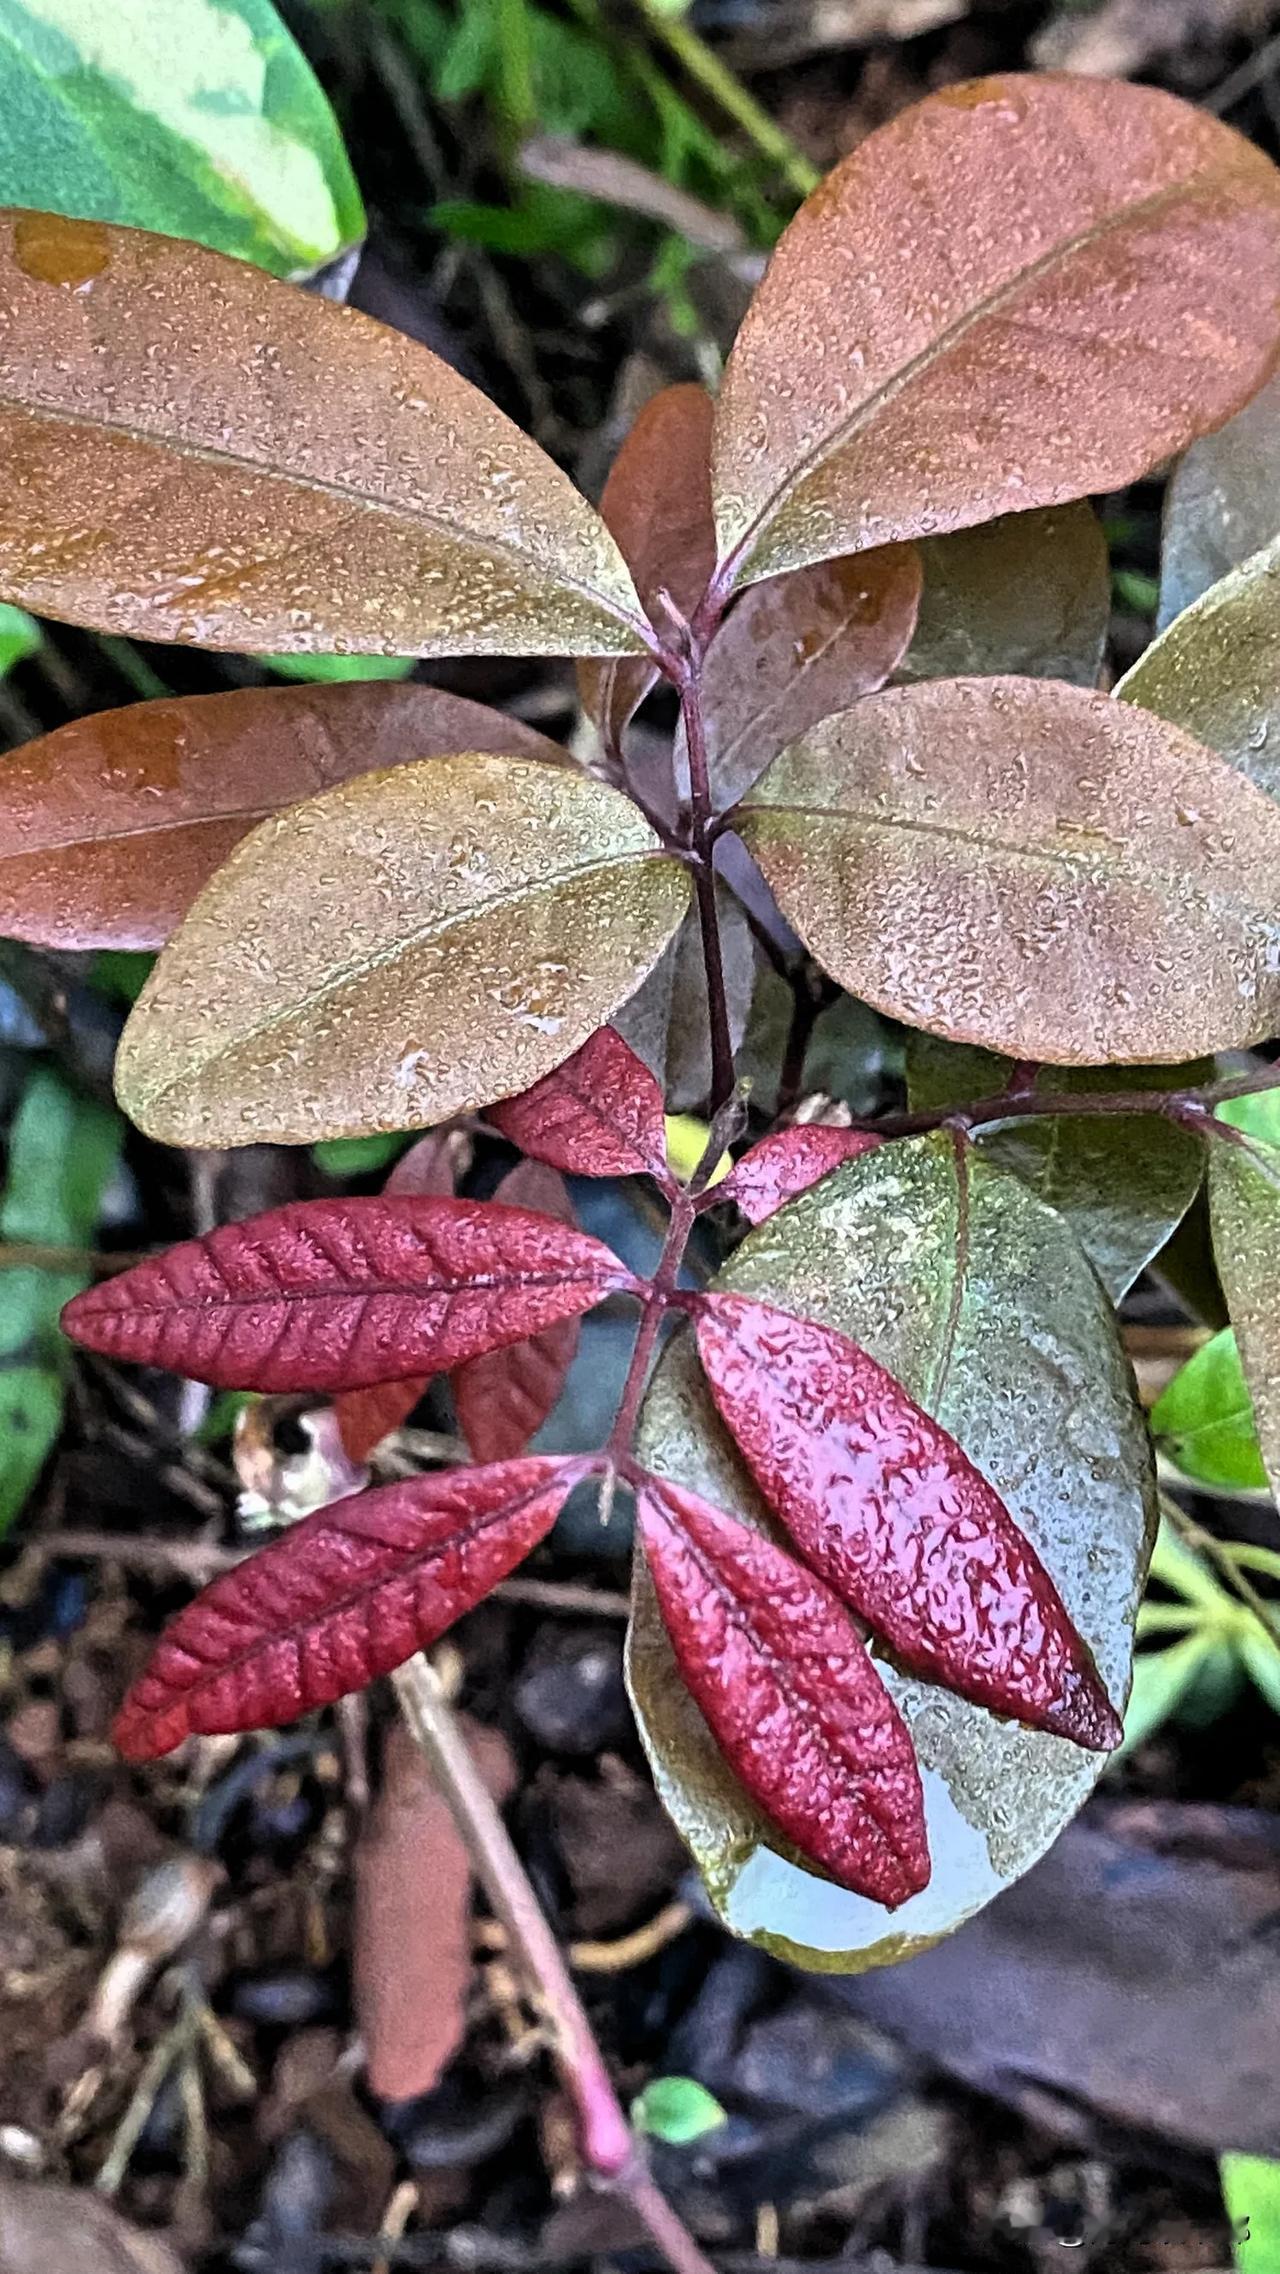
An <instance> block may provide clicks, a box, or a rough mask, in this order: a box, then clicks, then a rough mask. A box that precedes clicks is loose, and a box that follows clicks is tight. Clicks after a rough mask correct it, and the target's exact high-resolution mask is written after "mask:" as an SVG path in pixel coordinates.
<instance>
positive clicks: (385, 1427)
mask: <svg viewBox="0 0 1280 2274" xmlns="http://www.w3.org/2000/svg"><path fill="white" fill-rule="evenodd" d="M459 1135H460V1132H459V1131H457V1130H450V1129H429V1130H428V1131H427V1134H426V1136H425V1137H420V1138H419V1139H418V1142H417V1144H416V1145H411V1146H410V1147H409V1150H408V1152H407V1153H402V1154H401V1155H400V1158H399V1160H398V1161H397V1162H396V1164H395V1166H394V1168H393V1169H392V1171H391V1174H390V1176H389V1177H388V1178H387V1181H386V1183H385V1184H384V1185H383V1187H382V1190H383V1193H384V1195H386V1194H388V1193H390V1194H395V1193H420V1194H421V1195H422V1196H423V1197H424V1198H428V1199H435V1200H443V1199H447V1198H448V1197H449V1195H450V1194H451V1193H452V1191H453V1188H454V1177H455V1168H454V1161H455V1150H454V1149H455V1147H456V1146H457V1144H458V1141H459ZM462 1142H463V1143H464V1144H466V1143H467V1142H468V1141H467V1139H466V1138H465V1137H463V1139H462ZM430 1380H431V1376H430V1374H410V1375H409V1376H408V1377H407V1378H406V1379H405V1380H403V1381H398V1382H374V1383H371V1384H370V1386H369V1387H368V1388H367V1389H364V1390H344V1391H343V1392H342V1394H341V1396H340V1397H338V1398H336V1399H335V1400H334V1408H333V1410H334V1414H335V1417H336V1419H337V1423H338V1428H339V1430H340V1432H341V1435H342V1442H343V1445H344V1446H345V1448H346V1450H347V1452H348V1454H349V1455H350V1457H351V1459H352V1460H353V1461H365V1460H367V1459H368V1457H369V1455H370V1453H371V1452H372V1451H373V1449H374V1446H375V1445H380V1444H381V1443H382V1440H383V1438H384V1437H389V1436H390V1435H391V1433H392V1431H393V1430H394V1429H399V1427H400V1425H401V1423H402V1422H405V1421H407V1420H408V1418H409V1415H410V1414H411V1413H412V1412H413V1409H414V1407H415V1406H416V1404H417V1402H418V1400H419V1398H420V1397H421V1396H422V1393H423V1391H424V1390H425V1388H426V1386H427V1384H428V1382H429V1381H430Z"/></svg>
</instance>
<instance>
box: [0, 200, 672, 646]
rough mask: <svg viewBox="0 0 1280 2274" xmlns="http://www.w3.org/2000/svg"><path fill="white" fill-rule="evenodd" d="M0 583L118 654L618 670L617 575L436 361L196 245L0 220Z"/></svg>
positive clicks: (588, 532)
mask: <svg viewBox="0 0 1280 2274" xmlns="http://www.w3.org/2000/svg"><path fill="white" fill-rule="evenodd" d="M0 452H2V454H3V466H4V474H5V480H4V485H3V501H2V502H0V591H3V592H4V594H5V595H6V596H7V597H8V598H10V599H13V600H17V601H21V602H22V603H23V604H24V605H25V606H27V607H30V608H34V609H36V610H37V611H38V612H40V613H43V614H45V615H51V616H61V617H64V618H66V619H67V620H68V621H69V622H71V623H78V624H89V625H92V626H93V627H94V628H96V629H98V630H102V631H107V632H124V633H129V634H131V635H133V636H135V637H137V638H140V639H148V640H183V641H187V642H190V643H192V644H194V645H195V646H197V647H216V648H249V649H257V648H265V649H270V650H273V651H277V652H280V653H286V654H290V653H291V654H305V653H309V652H312V651H315V650H319V649H329V648H339V649H342V650H344V651H347V652H352V653H360V654H383V655H413V654H423V655H476V654H486V655H493V654H499V655H501V654H512V653H514V654H517V655H522V654H540V655H574V654H588V655H591V654H595V655H616V654H630V653H634V652H636V651H638V650H639V649H640V648H641V646H642V640H641V635H640V632H639V630H638V628H637V624H636V613H637V611H636V598H635V594H634V592H633V590H632V587H631V581H630V578H629V577H628V575H627V572H626V568H625V566H624V564H623V562H622V559H621V557H620V555H619V553H618V550H617V547H616V546H615V545H614V542H613V539H612V538H611V537H610V535H609V533H608V531H607V529H606V528H605V527H604V525H603V523H602V522H601V521H600V519H599V517H598V516H597V515H596V514H595V513H593V511H592V510H591V507H590V506H589V505H588V504H587V503H586V501H585V499H583V498H581V497H579V496H578V494H577V492H576V491H575V490H574V489H573V488H572V486H571V484H570V483H569V482H568V480H567V479H566V478H565V476H564V475H563V474H562V473H561V472H560V471H559V469H558V468H557V467H555V466H553V465H552V463H551V461H550V459H549V458H547V457H546V456H545V455H544V454H543V452H542V451H541V450H539V449H538V448H537V446H536V445H535V444H534V443H532V442H530V441H529V440H528V438H527V436H525V435H523V434H521V433H520V432H519V430H518V429H517V428H516V427H514V426H512V424H511V423H510V421H509V420H508V419H506V418H505V417H504V416H503V414H502V413H501V412H500V411H498V410H496V409H495V408H494V406H493V404H492V403H489V402H487V401H486V400H485V398H484V396H482V395H481V394H479V393H478V392H477V390H476V389H475V388H474V387H472V386H470V385H469V384H468V382H467V381H466V380H465V379H460V378H459V377H458V374H457V373H456V372H455V371H451V370H450V369H449V367H448V365H447V364H445V363H441V362H440V361H439V359H438V358H437V357H436V356H434V355H432V354H430V353H429V352H428V350H427V349H426V348H423V347H420V346H419V345H418V343H417V342H416V341H414V340H410V339H406V338H404V337H403V336H402V335H401V334H400V333H398V332H393V331H388V330H386V329H385V328H384V327H383V326H382V325H380V324H375V323H373V322H372V321H371V320H370V319H369V318H368V317H367V316H361V315H357V314H356V313H355V312H354V311H352V310H350V309H347V308H342V307H338V306H337V305H336V304H335V303H334V302H332V301H329V300H325V299H322V298H320V297H319V296H318V295H316V294H314V293H303V292H299V291H298V290H297V289H296V288H295V287H293V286H291V285H288V284H282V283H280V282H278V281H277V280H276V279H275V278H273V277H270V276H266V275H264V274H263V272H262V271H261V270H260V269H255V268H251V267H250V266H249V264H248V263H247V262H245V261H238V260H229V259H226V258H224V256H223V255H222V254H220V253H213V252H209V251H207V250H206V249H205V248H204V247H203V246H199V245H188V244H183V243H181V242H179V241H178V240H177V239H175V238H170V237H153V236H149V235H147V234H146V233H145V232H143V231H142V230H134V229H113V228H109V227H107V226H105V225H104V224H102V223H99V222H82V221H64V220H61V219H59V218H58V217H57V216H54V215H48V214H34V213H19V212H13V211H10V212H8V213H5V214H3V215H0Z"/></svg>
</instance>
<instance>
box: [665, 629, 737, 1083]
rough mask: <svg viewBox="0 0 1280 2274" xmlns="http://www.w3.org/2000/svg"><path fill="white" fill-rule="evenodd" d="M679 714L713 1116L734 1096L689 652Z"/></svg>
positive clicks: (698, 687) (709, 814)
mask: <svg viewBox="0 0 1280 2274" xmlns="http://www.w3.org/2000/svg"><path fill="white" fill-rule="evenodd" d="M677 685H678V687H679V690H680V713H681V717H682V718H683V720H684V738H685V747H686V749H687V750H688V754H689V842H690V846H691V849H692V851H693V855H694V859H695V862H696V866H695V869H694V884H695V888H696V890H697V895H698V923H699V925H700V927H701V931H702V960H703V963H704V965H705V967H706V974H707V1015H708V1018H709V1020H710V1026H711V1110H712V1112H713V1113H714V1112H716V1111H717V1110H718V1108H719V1107H720V1106H722V1105H723V1104H724V1103H725V1100H726V1099H727V1098H728V1097H729V1096H730V1094H731V1092H732V1090H733V1036H732V1034H731V1032H730V1027H729V1003H728V997H727V995H726V992H725V982H724V953H723V950H722V947H721V942H720V911H719V908H718V907H717V906H716V879H715V870H714V868H713V866H712V852H713V824H714V821H715V809H714V806H713V804H712V797H711V769H710V766H709V764H708V760H707V732H706V721H705V719H704V717H703V712H702V655H701V652H700V650H699V649H698V648H697V647H696V646H693V644H692V641H691V653H690V656H689V659H688V661H687V663H686V664H685V665H684V667H683V669H682V670H681V673H680V677H679V679H678V681H677Z"/></svg>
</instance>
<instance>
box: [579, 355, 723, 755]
mask: <svg viewBox="0 0 1280 2274" xmlns="http://www.w3.org/2000/svg"><path fill="white" fill-rule="evenodd" d="M714 412H715V405H714V404H713V402H712V400H711V397H710V395H709V394H708V393H707V390H706V388H705V387H697V386H692V385H682V386H678V387H664V388H663V389H662V391H661V393H660V394H657V395H654V396H653V397H652V398H651V399H650V401H649V402H647V403H646V404H645V406H644V409H643V410H642V411H641V412H640V415H639V417H638V418H637V419H636V421H635V424H634V426H633V427H632V428H631V431H630V433H629V434H628V436H627V438H626V441H625V442H624V443H623V445H622V448H621V450H620V451H619V452H618V455H617V457H616V458H615V459H614V462H613V466H612V468H611V470H610V474H609V479H608V481H607V482H606V483H605V485H604V494H603V495H602V497H601V499H600V511H601V514H602V515H603V517H604V521H605V524H606V526H607V527H608V528H609V529H610V530H612V532H613V535H614V537H615V538H616V539H617V542H618V547H619V550H620V551H621V553H622V556H623V559H624V560H625V561H626V564H627V567H628V568H629V569H630V571H631V577H632V581H633V583H634V585H635V588H636V591H637V592H638V593H639V595H640V598H641V600H642V601H643V602H644V605H645V607H646V609H647V610H648V612H649V614H650V616H651V617H652V618H653V620H654V622H655V623H656V624H657V626H658V628H659V630H661V631H665V630H667V629H668V628H669V626H668V622H667V619H666V617H665V616H664V614H663V611H662V605H661V601H660V598H659V595H660V594H661V593H662V592H664V591H665V592H667V593H669V594H670V596H671V598H672V599H673V600H674V601H675V604H676V606H677V607H678V608H680V609H682V610H683V611H684V613H685V614H686V615H691V614H692V613H693V610H694V609H695V608H696V607H697V605H698V602H699V600H701V598H702V595H703V592H704V591H705V589H706V584H707V579H708V578H709V576H710V575H711V571H712V569H713V568H714V567H715V564H716V531H715V522H714V521H713V519H712V515H711V423H712V418H713V416H714ZM657 676H658V674H657V672H656V671H655V670H654V668H653V665H652V664H651V663H650V662H649V659H648V657H647V656H642V655H634V656H626V657H618V658H616V659H615V660H614V661H612V662H609V663H602V664H601V663H582V664H580V665H579V667H578V687H579V692H580V694H581V696H582V702H583V707H584V709H585V710H587V711H589V712H590V714H591V716H592V718H593V719H594V720H595V722H596V724H597V726H598V727H599V728H600V729H601V731H602V732H603V733H604V734H606V735H607V736H608V737H609V738H610V739H611V740H613V741H616V740H617V739H618V737H619V736H620V735H621V734H622V733H623V730H624V729H625V727H626V725H627V722H628V720H629V719H630V718H631V717H632V715H633V714H634V712H635V711H637V710H638V709H639V707H640V704H641V703H642V702H643V701H644V698H645V696H646V695H647V694H648V692H649V689H650V688H651V687H652V686H653V685H654V683H655V681H656V679H657Z"/></svg>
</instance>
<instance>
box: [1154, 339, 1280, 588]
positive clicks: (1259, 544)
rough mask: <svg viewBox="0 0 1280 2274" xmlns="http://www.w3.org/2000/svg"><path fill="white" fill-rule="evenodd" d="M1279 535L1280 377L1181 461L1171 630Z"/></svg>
mask: <svg viewBox="0 0 1280 2274" xmlns="http://www.w3.org/2000/svg"><path fill="white" fill-rule="evenodd" d="M1277 536H1280V378H1275V379H1272V380H1270V381H1269V382H1268V384H1267V385H1266V386H1265V387H1264V388H1263V389H1262V391H1261V393H1260V394H1257V395H1255V396H1254V398H1253V401H1252V402H1251V403H1246V404H1245V407H1244V409H1243V410H1242V411H1238V412H1237V413H1236V416H1235V417H1234V418H1233V419H1229V420H1228V421H1227V424H1226V425H1225V426H1221V427H1219V428H1218V430H1217V432H1216V434H1206V435H1202V436H1201V438H1200V440H1199V441H1198V442H1193V443H1192V445H1191V448H1190V449H1189V450H1188V451H1187V452H1186V453H1185V455H1184V456H1183V457H1182V458H1180V459H1179V461H1178V464H1177V465H1176V466H1175V467H1174V469H1173V473H1172V475H1171V477H1170V480H1169V486H1168V488H1167V490H1166V491H1165V499H1164V529H1163V532H1162V536H1161V545H1160V607H1159V613H1158V615H1157V617H1156V627H1157V629H1158V630H1159V631H1164V630H1165V629H1166V627H1167V626H1168V625H1169V624H1171V623H1172V622H1173V619H1174V617H1175V616H1180V615H1181V614H1182V611H1183V609H1184V608H1189V607H1190V606H1191V605H1192V602H1193V601H1196V600H1198V599H1199V598H1200V595H1201V593H1203V592H1207V591H1208V590H1209V587H1210V585H1211V584H1217V583H1218V581H1219V580H1220V578H1222V577H1224V576H1226V575H1227V574H1228V573H1229V571H1230V570H1232V569H1234V568H1240V567H1242V565H1243V564H1244V562H1245V561H1247V560H1248V559H1249V557H1250V555H1251V554H1253V553H1257V552H1261V550H1262V549H1263V547H1264V546H1266V545H1269V544H1270V543H1271V541H1272V539H1273V538H1274V537H1277Z"/></svg>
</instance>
